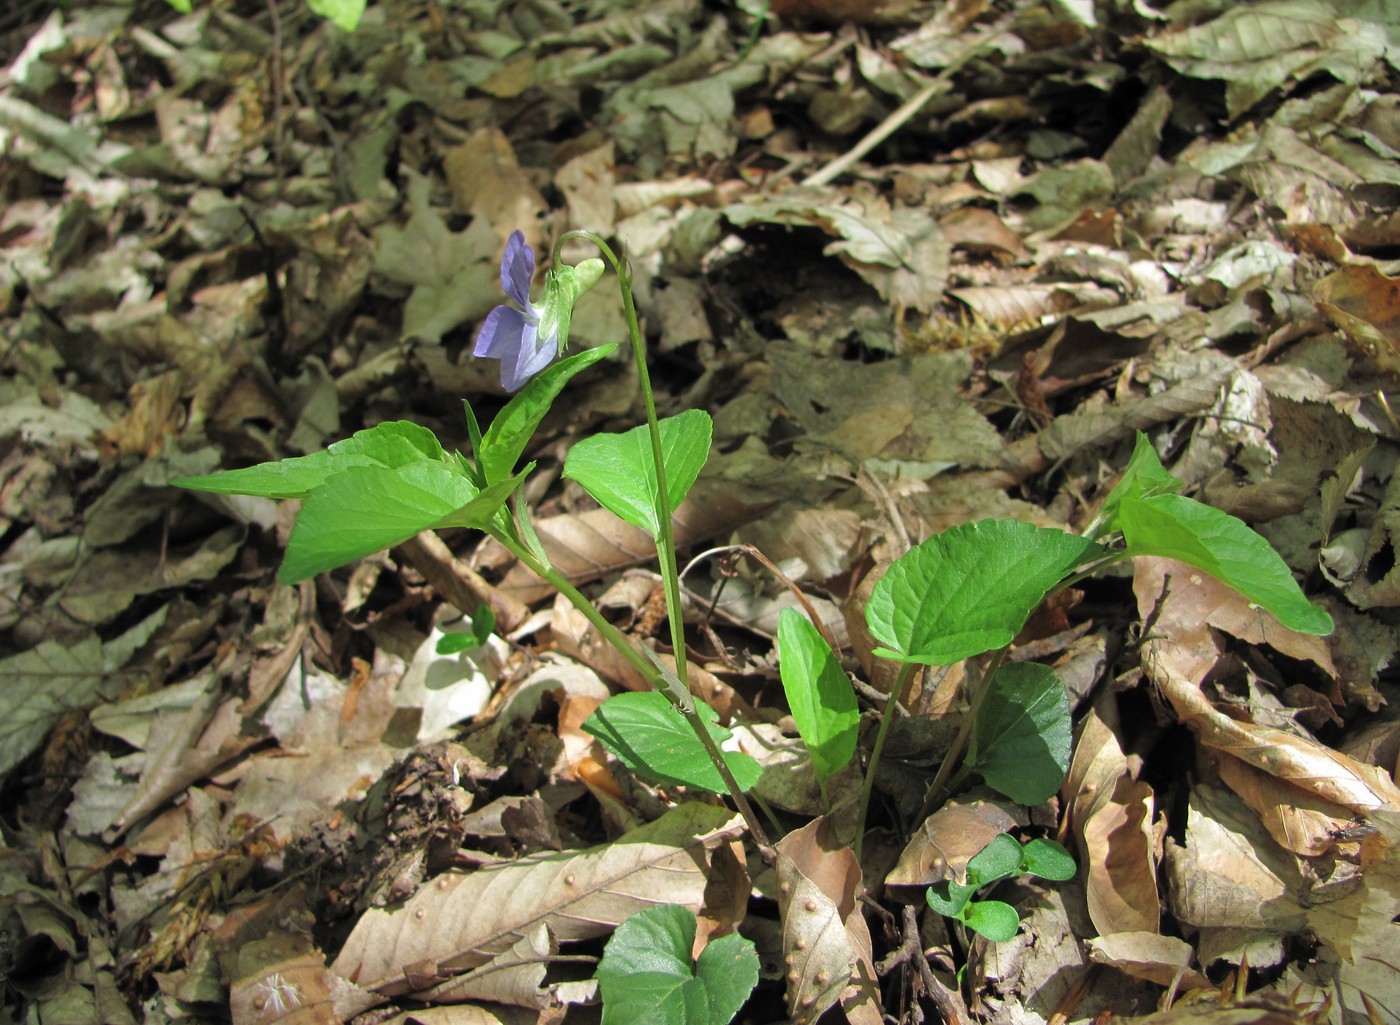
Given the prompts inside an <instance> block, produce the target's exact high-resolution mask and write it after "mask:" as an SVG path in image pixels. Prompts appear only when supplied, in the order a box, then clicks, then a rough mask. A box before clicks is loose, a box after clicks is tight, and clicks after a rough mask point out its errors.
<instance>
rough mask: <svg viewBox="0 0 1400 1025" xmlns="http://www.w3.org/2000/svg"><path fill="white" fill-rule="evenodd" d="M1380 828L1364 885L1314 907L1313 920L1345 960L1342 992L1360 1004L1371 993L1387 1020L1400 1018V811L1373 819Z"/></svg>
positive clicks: (1365, 850)
mask: <svg viewBox="0 0 1400 1025" xmlns="http://www.w3.org/2000/svg"><path fill="white" fill-rule="evenodd" d="M1372 821H1373V824H1374V825H1375V826H1376V827H1377V829H1378V832H1377V833H1376V834H1375V835H1374V836H1371V837H1369V838H1368V839H1367V840H1366V841H1364V842H1363V845H1362V851H1361V863H1362V866H1363V867H1364V869H1365V875H1364V876H1363V880H1362V884H1361V886H1359V887H1357V888H1356V889H1355V890H1353V891H1352V892H1351V893H1349V894H1347V896H1345V897H1343V898H1342V899H1341V900H1338V901H1334V902H1332V903H1330V904H1323V905H1320V906H1318V907H1315V908H1310V909H1309V910H1308V925H1309V926H1311V927H1312V929H1313V930H1314V931H1315V932H1316V933H1317V935H1318V938H1319V939H1321V940H1322V942H1323V943H1324V944H1326V945H1327V947H1329V948H1330V949H1331V950H1332V951H1334V952H1335V953H1336V955H1337V957H1338V959H1339V960H1340V961H1341V966H1340V969H1339V976H1340V981H1341V988H1342V992H1341V994H1340V998H1341V1001H1342V1003H1343V1004H1344V1006H1346V1007H1359V1006H1360V1004H1361V1001H1360V998H1359V994H1361V993H1365V994H1366V996H1367V997H1368V998H1369V999H1370V1000H1371V1002H1372V1004H1373V1005H1374V1006H1375V1007H1376V1008H1377V1009H1378V1010H1379V1011H1380V1015H1381V1016H1380V1021H1381V1022H1382V1023H1383V1025H1396V1023H1397V1022H1400V972H1397V971H1396V970H1395V967H1396V966H1395V939H1396V924H1395V923H1396V921H1397V920H1400V816H1397V815H1394V814H1390V813H1385V814H1381V815H1377V816H1376V817H1375V818H1374V819H1373V820H1372Z"/></svg>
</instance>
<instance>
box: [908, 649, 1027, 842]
mask: <svg viewBox="0 0 1400 1025" xmlns="http://www.w3.org/2000/svg"><path fill="white" fill-rule="evenodd" d="M1006 650H1007V649H1006V648H999V649H997V652H996V654H995V655H993V656H992V661H991V662H990V663H989V664H988V665H987V671H986V672H985V673H983V674H982V679H981V681H979V683H978V685H977V693H975V694H973V695H972V705H971V707H970V708H968V710H967V715H966V716H964V717H963V721H962V725H961V726H959V727H958V732H957V735H956V736H954V737H953V743H952V745H951V746H950V747H949V748H948V753H947V754H945V755H944V756H943V764H942V765H940V766H939V767H938V775H936V776H934V777H933V782H932V783H931V784H930V785H929V788H928V799H927V800H926V801H925V802H924V808H923V811H922V813H921V817H922V816H925V815H928V814H929V813H930V812H931V811H932V810H933V805H934V802H935V801H937V799H938V797H939V794H940V793H941V792H942V790H943V788H944V787H945V786H947V785H948V779H949V777H950V776H952V774H953V767H954V766H955V765H957V764H958V759H960V758H962V754H963V751H964V749H966V747H967V742H968V740H969V739H971V737H972V728H973V727H974V726H975V725H976V724H977V713H978V711H980V710H981V708H982V699H983V698H985V697H986V696H987V691H988V690H990V689H991V683H992V677H994V676H996V674H997V670H998V669H1000V668H1001V664H1002V662H1004V661H1006Z"/></svg>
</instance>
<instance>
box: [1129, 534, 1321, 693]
mask: <svg viewBox="0 0 1400 1025" xmlns="http://www.w3.org/2000/svg"><path fill="white" fill-rule="evenodd" d="M1133 561H1134V566H1133V587H1134V589H1135V590H1136V591H1137V592H1138V594H1139V595H1150V596H1151V598H1152V600H1154V601H1155V600H1156V598H1157V597H1159V596H1160V595H1161V593H1162V586H1163V582H1164V581H1165V579H1166V578H1167V577H1168V576H1170V577H1171V586H1170V587H1169V589H1168V591H1169V593H1168V597H1169V598H1174V599H1175V600H1176V601H1179V602H1182V603H1184V604H1185V605H1187V606H1189V607H1190V609H1191V615H1192V616H1193V617H1195V619H1196V620H1197V621H1198V622H1199V623H1200V624H1201V625H1210V626H1213V627H1215V628H1216V629H1218V630H1224V631H1225V632H1226V633H1228V634H1230V636H1232V637H1238V638H1239V639H1240V640H1242V641H1244V642H1246V643H1247V644H1267V645H1268V646H1269V647H1271V648H1273V649H1274V650H1275V651H1278V652H1281V653H1282V654H1284V655H1287V656H1288V657H1289V658H1296V659H1297V660H1298V661H1300V662H1311V663H1312V664H1313V665H1315V666H1317V667H1318V668H1319V669H1321V670H1322V671H1323V672H1324V673H1326V674H1327V675H1328V676H1330V677H1331V678H1332V679H1334V680H1335V679H1336V678H1337V667H1336V666H1335V665H1334V664H1333V662H1332V651H1331V649H1330V648H1329V647H1328V644H1327V638H1325V637H1313V636H1311V635H1309V634H1300V633H1298V631H1296V630H1289V629H1288V628H1287V627H1285V626H1283V625H1282V624H1280V623H1279V621H1278V620H1276V619H1274V618H1273V617H1272V616H1270V615H1268V614H1267V613H1264V612H1262V611H1261V610H1260V609H1258V608H1256V607H1255V606H1253V605H1251V604H1250V602H1249V599H1247V598H1246V597H1245V596H1244V595H1242V594H1240V593H1239V592H1238V591H1236V590H1235V589H1234V588H1233V587H1229V586H1227V585H1226V584H1222V583H1221V582H1220V581H1219V580H1216V579H1215V577H1213V576H1211V575H1210V574H1208V573H1205V572H1202V571H1201V570H1198V569H1196V568H1195V567H1193V566H1188V565H1186V563H1184V562H1177V561H1176V560H1175V559H1163V558H1158V557H1157V556H1151V555H1143V556H1138V558H1136V559H1135V560H1133ZM1141 604H1142V602H1141V598H1140V599H1139V608H1141Z"/></svg>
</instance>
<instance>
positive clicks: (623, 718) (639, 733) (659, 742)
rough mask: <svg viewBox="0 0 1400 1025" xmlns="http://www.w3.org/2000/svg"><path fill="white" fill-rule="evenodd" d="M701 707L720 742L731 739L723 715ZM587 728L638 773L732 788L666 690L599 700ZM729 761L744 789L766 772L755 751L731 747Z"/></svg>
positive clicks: (707, 786) (698, 707) (690, 784)
mask: <svg viewBox="0 0 1400 1025" xmlns="http://www.w3.org/2000/svg"><path fill="white" fill-rule="evenodd" d="M696 711H698V712H699V713H700V716H701V718H702V719H704V720H705V728H706V729H708V730H709V731H710V736H711V737H713V738H714V739H715V743H716V744H720V743H723V742H724V741H726V740H728V739H729V736H730V734H729V731H728V730H726V729H724V728H723V727H721V726H718V725H716V722H717V721H718V719H719V716H718V715H716V714H715V710H714V709H713V708H711V707H710V706H709V705H705V704H699V703H697V704H696ZM583 728H584V730H585V731H586V732H588V733H590V734H592V735H593V736H595V737H597V738H598V739H599V740H601V741H602V742H603V746H604V747H606V748H607V749H608V750H609V751H611V752H612V753H613V754H615V755H617V757H618V758H620V759H621V760H622V763H623V764H624V765H626V766H627V767H628V768H629V769H631V770H632V771H633V772H636V773H638V774H640V775H643V776H646V777H648V778H650V779H654V780H657V781H659V782H662V783H678V784H681V785H683V786H688V787H698V788H699V789H701V790H708V791H709V792H710V793H712V794H723V793H728V789H727V788H726V787H725V785H724V780H723V779H722V778H721V777H720V774H719V770H718V769H716V768H715V767H714V764H713V763H712V762H711V761H710V756H709V754H708V753H706V751H705V748H704V745H702V744H701V743H700V738H699V737H697V736H696V735H695V732H694V730H692V729H691V726H690V723H688V722H686V721H685V718H684V717H683V716H682V715H681V713H680V712H678V711H676V709H675V708H674V707H673V706H672V705H671V702H670V701H668V700H667V699H666V696H665V695H664V694H660V693H658V692H657V691H654V690H650V691H642V692H639V693H628V694H617V695H615V696H613V697H610V698H608V700H606V701H604V702H603V703H602V704H601V705H599V706H598V708H597V710H596V711H594V713H593V714H592V715H590V716H589V717H588V718H587V719H586V720H585V721H584V724H583ZM724 761H725V764H726V765H728V766H729V771H730V772H731V773H733V774H734V779H735V781H736V782H738V784H739V789H741V790H750V789H752V788H753V786H754V784H755V783H757V782H758V777H759V776H761V775H762V774H763V768H762V767H761V766H760V765H759V764H758V762H757V760H755V759H754V758H753V757H752V756H751V755H746V754H743V753H741V752H736V751H726V752H724Z"/></svg>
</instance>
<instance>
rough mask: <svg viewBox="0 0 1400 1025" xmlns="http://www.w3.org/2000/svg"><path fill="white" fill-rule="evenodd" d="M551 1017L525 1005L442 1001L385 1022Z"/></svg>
mask: <svg viewBox="0 0 1400 1025" xmlns="http://www.w3.org/2000/svg"><path fill="white" fill-rule="evenodd" d="M552 1020H553V1019H547V1018H546V1017H544V1016H543V1015H541V1013H540V1012H539V1011H533V1010H529V1009H527V1008H524V1007H493V1008H491V1009H490V1010H489V1011H488V1010H487V1009H486V1008H484V1007H479V1006H477V1005H476V1004H445V1005H443V1006H441V1007H425V1008H419V1009H417V1010H413V1011H404V1012H403V1013H402V1014H398V1015H395V1016H394V1017H392V1018H390V1019H389V1020H388V1021H386V1022H384V1025H545V1022H546V1021H552Z"/></svg>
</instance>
